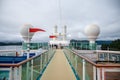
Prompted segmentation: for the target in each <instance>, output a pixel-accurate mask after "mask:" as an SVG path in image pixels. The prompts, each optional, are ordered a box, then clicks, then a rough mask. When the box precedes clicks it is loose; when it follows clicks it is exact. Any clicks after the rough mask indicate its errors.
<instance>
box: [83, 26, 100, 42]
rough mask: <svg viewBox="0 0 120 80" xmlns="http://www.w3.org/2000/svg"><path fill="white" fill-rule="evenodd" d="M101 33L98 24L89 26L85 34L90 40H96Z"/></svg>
mask: <svg viewBox="0 0 120 80" xmlns="http://www.w3.org/2000/svg"><path fill="white" fill-rule="evenodd" d="M99 33H100V28H99V26H98V25H96V24H91V25H88V26H87V27H86V28H85V34H86V35H87V37H88V38H89V39H90V40H95V39H96V38H97V36H98V35H99Z"/></svg>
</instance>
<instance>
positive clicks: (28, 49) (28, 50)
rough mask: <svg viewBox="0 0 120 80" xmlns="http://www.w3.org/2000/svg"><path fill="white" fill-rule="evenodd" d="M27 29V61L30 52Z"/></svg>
mask: <svg viewBox="0 0 120 80" xmlns="http://www.w3.org/2000/svg"><path fill="white" fill-rule="evenodd" d="M29 29H30V28H29ZM29 29H28V40H27V59H28V58H29V52H30V40H29V38H30V36H29Z"/></svg>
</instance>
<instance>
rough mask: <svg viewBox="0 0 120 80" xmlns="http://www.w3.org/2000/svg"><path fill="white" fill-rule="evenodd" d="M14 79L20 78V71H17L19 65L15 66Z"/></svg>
mask: <svg viewBox="0 0 120 80" xmlns="http://www.w3.org/2000/svg"><path fill="white" fill-rule="evenodd" d="M14 80H19V79H18V73H17V67H14Z"/></svg>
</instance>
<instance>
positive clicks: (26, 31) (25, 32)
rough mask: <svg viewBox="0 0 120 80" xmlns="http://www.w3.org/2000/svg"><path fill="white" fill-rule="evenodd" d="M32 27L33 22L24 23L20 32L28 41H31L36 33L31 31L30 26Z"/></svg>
mask: <svg viewBox="0 0 120 80" xmlns="http://www.w3.org/2000/svg"><path fill="white" fill-rule="evenodd" d="M32 27H33V26H32V25H31V24H24V25H23V26H22V29H21V31H20V33H21V35H22V37H23V39H24V40H25V41H26V42H28V41H30V40H31V39H32V36H33V35H34V33H30V32H29V28H32Z"/></svg>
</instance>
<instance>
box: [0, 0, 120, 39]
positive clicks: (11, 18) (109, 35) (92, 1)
mask: <svg viewBox="0 0 120 80" xmlns="http://www.w3.org/2000/svg"><path fill="white" fill-rule="evenodd" d="M26 23H29V24H31V25H33V26H34V27H38V28H42V29H45V30H46V32H45V33H42V32H40V33H39V32H37V33H36V34H35V35H34V37H33V39H32V41H45V40H46V41H48V40H49V35H50V34H52V33H53V27H54V26H55V25H57V26H58V28H59V30H58V32H62V28H63V26H64V25H66V26H67V34H68V35H71V37H69V39H73V38H74V39H85V38H86V36H85V35H84V28H85V27H86V26H87V25H90V24H97V25H99V27H100V31H101V32H100V35H99V37H98V39H100V40H109V39H118V38H120V0H0V41H22V40H23V39H22V37H21V35H20V30H21V26H23V25H24V24H26Z"/></svg>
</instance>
